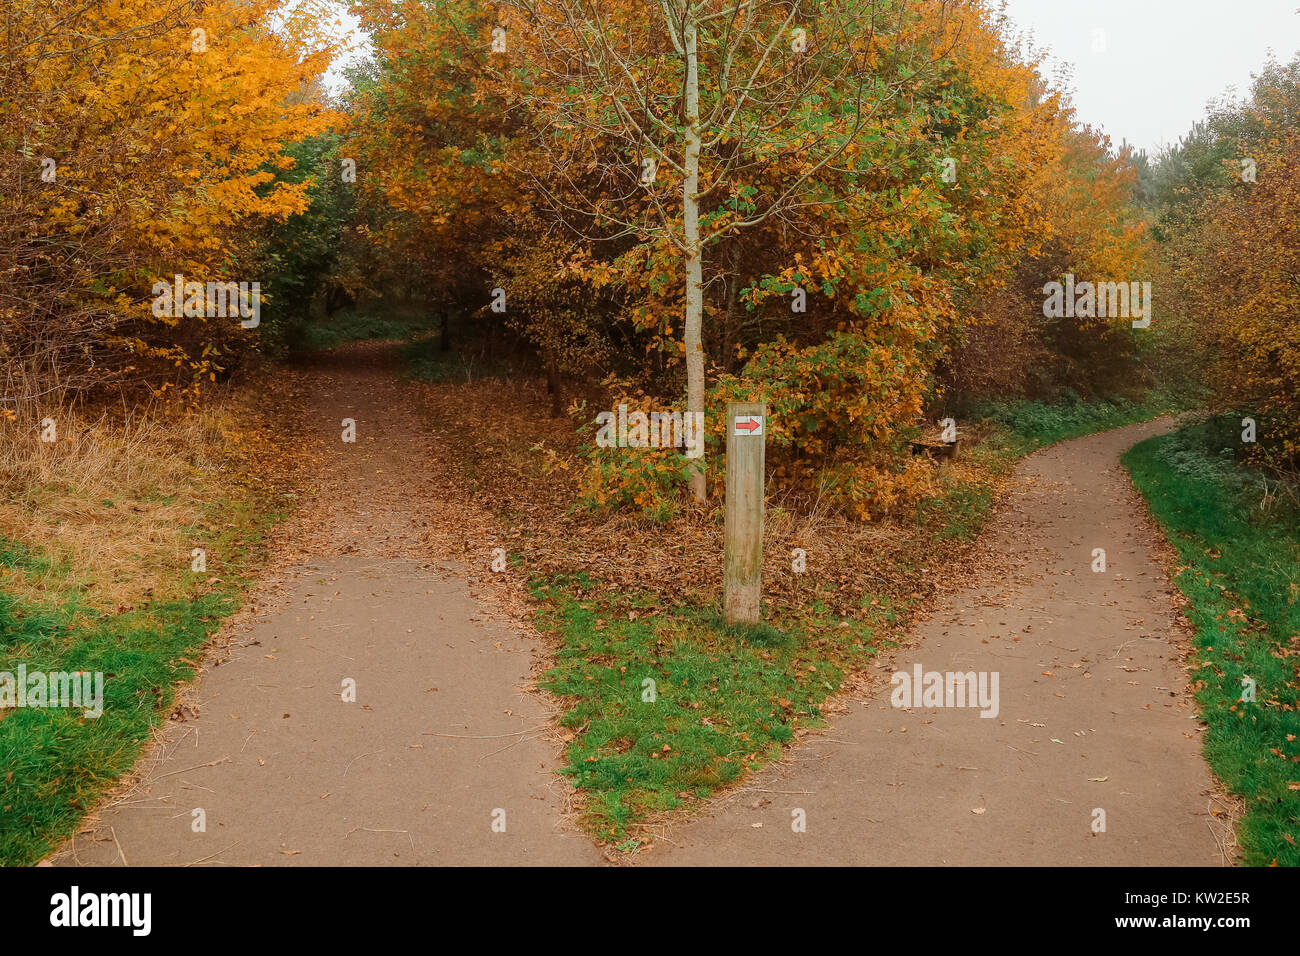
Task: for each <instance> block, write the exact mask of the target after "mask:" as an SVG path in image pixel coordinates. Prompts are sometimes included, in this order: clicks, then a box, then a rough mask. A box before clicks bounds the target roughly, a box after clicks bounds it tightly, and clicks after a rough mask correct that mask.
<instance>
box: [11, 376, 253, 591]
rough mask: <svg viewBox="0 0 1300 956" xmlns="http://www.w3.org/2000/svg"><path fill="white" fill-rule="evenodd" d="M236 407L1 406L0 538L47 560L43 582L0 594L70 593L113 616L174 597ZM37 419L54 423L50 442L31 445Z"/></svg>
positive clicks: (233, 440) (23, 581) (38, 429)
mask: <svg viewBox="0 0 1300 956" xmlns="http://www.w3.org/2000/svg"><path fill="white" fill-rule="evenodd" d="M236 407H237V406H236V405H235V404H233V403H232V401H230V400H226V401H222V402H218V403H216V404H214V405H212V406H211V407H209V408H206V409H205V410H203V411H200V412H198V413H191V414H172V413H169V412H168V411H167V409H165V408H164V407H161V406H154V407H151V408H144V409H121V408H104V407H100V408H95V409H91V408H86V407H81V408H74V407H69V406H66V405H65V406H45V407H42V408H37V407H35V406H33V405H31V404H28V405H27V406H26V407H18V408H16V409H15V408H14V406H13V405H12V404H11V405H10V406H9V408H10V409H11V410H12V412H13V414H12V415H11V416H10V415H5V416H0V537H5V538H8V539H11V540H14V541H18V542H20V543H21V544H23V545H25V546H27V547H29V548H31V549H33V550H34V551H36V552H37V553H38V554H41V555H43V556H45V557H46V558H48V559H49V560H48V565H47V567H46V570H44V571H29V572H28V573H27V574H26V575H22V574H14V575H12V576H10V578H9V580H8V581H6V589H7V590H9V591H11V592H17V593H18V594H19V595H20V596H25V597H29V598H32V599H39V598H40V597H41V596H42V595H46V596H47V599H48V595H49V594H50V593H51V592H52V591H55V590H62V589H66V588H75V589H76V590H78V591H80V592H81V593H82V595H83V596H84V599H85V600H86V601H87V602H88V603H89V604H90V605H92V606H94V607H97V608H103V609H117V610H121V609H125V608H129V607H131V606H133V605H135V604H138V603H140V602H142V601H144V600H148V599H150V598H164V597H167V596H170V595H171V594H174V593H175V591H176V590H177V588H178V587H179V585H180V582H181V580H182V578H183V575H181V574H179V573H178V571H181V570H185V569H188V568H189V565H190V560H191V559H190V551H191V548H192V547H193V544H192V542H191V539H190V537H189V531H190V529H192V528H193V527H195V526H196V525H198V524H200V523H201V522H202V521H203V520H204V518H205V513H206V512H207V510H208V508H209V506H210V504H211V503H212V502H213V501H214V500H215V499H216V498H217V496H218V494H219V489H220V487H221V486H220V483H219V476H220V474H221V473H222V472H223V469H225V468H226V467H227V466H228V465H229V464H230V462H231V452H232V449H237V447H238V444H239V436H238V433H237V431H236V429H235V427H234V422H235V420H236V419H235V415H236V411H235V409H236ZM44 419H52V420H53V421H54V423H55V428H56V437H57V440H56V441H54V442H45V441H42V440H41V435H42V425H41V422H42V420H44ZM24 592H26V593H24Z"/></svg>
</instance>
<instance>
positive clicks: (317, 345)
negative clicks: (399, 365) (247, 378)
mask: <svg viewBox="0 0 1300 956" xmlns="http://www.w3.org/2000/svg"><path fill="white" fill-rule="evenodd" d="M427 328H428V323H427V322H423V321H419V320H416V319H401V318H393V317H383V316H377V315H369V314H363V313H357V312H343V313H340V314H339V315H337V316H335V317H334V318H332V319H329V320H327V321H325V322H313V323H311V324H309V325H306V326H304V328H303V330H302V333H301V334H302V340H301V347H302V348H303V349H307V350H316V349H332V348H336V347H337V346H340V345H343V344H345V343H347V342H365V341H370V340H390V339H392V340H397V341H406V340H407V339H410V338H411V337H412V336H414V335H415V334H416V333H417V332H419V331H421V330H424V329H427Z"/></svg>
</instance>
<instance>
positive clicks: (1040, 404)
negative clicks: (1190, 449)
mask: <svg viewBox="0 0 1300 956" xmlns="http://www.w3.org/2000/svg"><path fill="white" fill-rule="evenodd" d="M1186 408H1187V403H1186V401H1184V400H1183V399H1181V398H1176V397H1173V396H1170V395H1166V394H1163V393H1159V392H1155V393H1152V394H1151V395H1149V396H1147V397H1145V398H1143V399H1140V400H1136V401H1133V400H1128V399H1122V398H1117V399H1111V400H1105V401H1084V400H1083V399H1081V398H1079V397H1078V396H1077V395H1075V394H1074V393H1073V392H1070V391H1066V392H1065V393H1063V394H1062V396H1061V398H1060V399H1059V400H1057V401H1053V402H1045V401H1038V400H1023V401H1014V402H991V403H987V404H983V405H980V406H977V407H976V409H975V410H974V413H973V414H974V416H975V417H977V418H982V419H985V420H987V421H989V422H992V423H993V424H994V425H995V426H997V427H998V428H1000V429H1002V430H1003V431H1004V432H1005V433H1006V437H1005V438H1003V439H1001V440H1002V441H1003V442H1004V443H1005V444H1006V446H1007V449H1008V450H1009V451H1010V452H1012V453H1013V454H1014V455H1024V454H1027V453H1028V452H1030V451H1033V450H1034V449H1035V448H1040V447H1042V446H1044V445H1052V444H1055V443H1056V442H1060V441H1067V440H1069V439H1071V438H1082V437H1083V436H1084V435H1091V434H1094V433H1095V432H1104V431H1108V430H1110V429H1112V428H1120V427H1122V426H1124V425H1133V424H1136V423H1137V422H1144V421H1149V420H1150V419H1152V418H1158V417H1160V416H1161V415H1171V414H1175V413H1177V412H1180V411H1184V410H1185V409H1186Z"/></svg>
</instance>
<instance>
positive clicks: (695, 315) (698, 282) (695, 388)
mask: <svg viewBox="0 0 1300 956" xmlns="http://www.w3.org/2000/svg"><path fill="white" fill-rule="evenodd" d="M682 40H683V45H684V46H685V49H686V157H685V160H686V164H685V168H686V182H685V184H684V185H683V187H682V206H683V216H682V219H683V225H682V233H683V235H682V238H683V240H684V241H685V244H686V322H685V325H684V329H683V332H684V341H685V346H686V410H687V412H689V413H696V412H698V413H701V415H702V414H703V412H704V345H703V343H702V342H701V336H700V332H701V327H702V325H703V321H704V251H703V249H702V248H701V246H700V200H699V196H698V193H699V189H700V77H699V61H698V58H697V52H696V33H695V24H693V23H687V24H686V29H685V31H684V35H683V37H682ZM700 437H701V438H703V436H700ZM693 464H694V470H693V471H692V472H691V494H693V495H694V496H695V500H696V501H704V499H705V484H704V469H705V457H704V456H703V455H701V456H700V457H699V458H696V459H694V462H693Z"/></svg>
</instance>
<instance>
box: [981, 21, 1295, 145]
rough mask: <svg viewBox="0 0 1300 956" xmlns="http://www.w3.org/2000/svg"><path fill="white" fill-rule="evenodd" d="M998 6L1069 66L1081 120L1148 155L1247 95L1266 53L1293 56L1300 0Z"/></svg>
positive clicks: (1076, 105) (1288, 57)
mask: <svg viewBox="0 0 1300 956" xmlns="http://www.w3.org/2000/svg"><path fill="white" fill-rule="evenodd" d="M1006 9H1007V13H1008V14H1009V15H1010V17H1011V19H1012V20H1013V21H1015V23H1016V25H1017V26H1019V27H1020V28H1021V29H1022V30H1025V31H1027V32H1032V33H1033V35H1034V42H1035V45H1036V46H1037V47H1040V48H1047V49H1049V50H1050V51H1051V54H1052V55H1053V57H1054V58H1055V59H1056V60H1059V61H1064V62H1065V63H1068V64H1070V65H1072V66H1073V73H1072V76H1071V77H1070V79H1069V82H1068V85H1069V87H1070V88H1072V89H1073V91H1074V96H1073V99H1074V105H1075V107H1076V110H1077V114H1078V118H1079V120H1080V121H1082V122H1085V123H1090V124H1092V125H1093V126H1099V127H1101V128H1102V129H1104V130H1105V131H1106V132H1107V133H1109V134H1110V137H1111V139H1112V141H1113V142H1114V144H1115V145H1116V146H1118V145H1119V143H1120V141H1121V140H1126V141H1127V142H1129V143H1130V144H1132V145H1133V146H1135V147H1136V148H1138V149H1146V150H1147V152H1149V153H1151V152H1154V151H1155V148H1156V147H1157V146H1158V145H1160V144H1161V143H1162V142H1163V143H1174V142H1176V141H1177V140H1178V137H1179V136H1182V135H1183V134H1185V133H1186V132H1187V130H1188V129H1189V128H1190V127H1191V125H1192V123H1194V122H1195V121H1196V120H1198V119H1200V118H1201V117H1202V116H1204V114H1205V105H1206V102H1207V101H1208V100H1210V99H1212V98H1214V97H1218V96H1222V95H1223V94H1224V93H1225V92H1227V90H1228V88H1229V87H1235V88H1236V93H1237V94H1243V93H1245V92H1246V90H1247V88H1248V87H1249V85H1250V77H1251V74H1252V73H1255V72H1258V71H1259V69H1260V67H1261V66H1263V64H1264V62H1265V60H1266V59H1267V56H1268V53H1269V51H1272V52H1273V53H1274V54H1275V55H1276V58H1277V59H1278V60H1281V61H1283V62H1286V61H1289V60H1290V59H1291V58H1292V57H1293V56H1294V55H1295V54H1296V53H1297V52H1300V13H1297V10H1298V9H1300V0H1006ZM1094 30H1103V31H1104V32H1105V52H1094V51H1093V41H1094V34H1093V31H1094ZM1048 74H1049V76H1050V75H1052V71H1051V70H1050V69H1049V70H1048Z"/></svg>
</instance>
